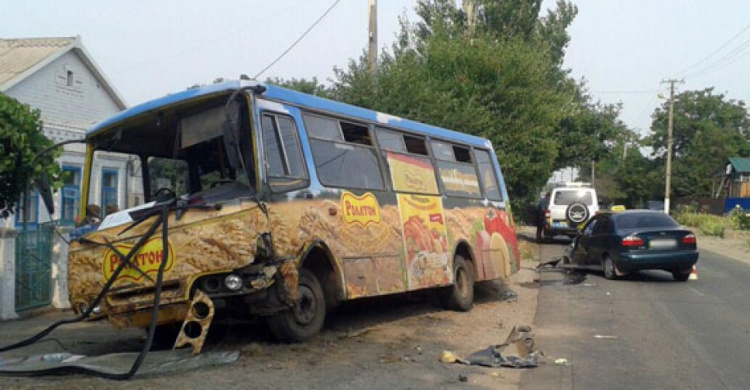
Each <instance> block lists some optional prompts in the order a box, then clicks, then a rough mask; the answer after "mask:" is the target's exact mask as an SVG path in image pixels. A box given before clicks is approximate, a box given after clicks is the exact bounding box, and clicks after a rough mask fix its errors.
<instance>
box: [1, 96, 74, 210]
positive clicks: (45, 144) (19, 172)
mask: <svg viewBox="0 0 750 390" xmlns="http://www.w3.org/2000/svg"><path fill="white" fill-rule="evenodd" d="M52 145H53V143H52V141H51V140H49V139H48V138H47V137H45V136H44V133H43V131H42V122H41V120H40V119H39V110H32V109H31V108H30V107H29V106H28V105H26V104H21V103H19V102H18V101H17V100H15V99H13V98H11V97H9V96H6V95H4V94H2V93H0V218H2V219H4V218H8V217H9V216H10V215H11V214H13V213H14V212H15V204H16V203H18V201H19V200H20V198H21V195H22V194H23V192H24V190H25V188H26V185H27V183H29V182H30V181H31V180H32V179H34V178H38V177H41V176H42V174H45V173H46V174H47V175H48V177H49V178H50V179H51V182H52V184H53V186H54V187H59V186H60V185H61V184H62V183H61V181H60V167H59V166H58V165H57V163H56V162H55V157H57V156H58V155H59V151H52V152H50V153H47V154H45V155H43V156H41V157H39V158H37V155H38V154H39V153H40V152H42V151H43V150H45V149H47V148H49V147H51V146H52Z"/></svg>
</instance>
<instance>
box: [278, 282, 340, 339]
mask: <svg viewBox="0 0 750 390" xmlns="http://www.w3.org/2000/svg"><path fill="white" fill-rule="evenodd" d="M325 316H326V299H325V296H324V295H323V289H322V288H321V286H320V281H319V280H318V278H317V276H315V274H314V273H313V272H312V271H310V270H308V269H306V268H302V269H300V272H299V300H298V301H297V303H296V304H295V305H294V307H293V308H291V309H289V310H284V311H282V312H279V313H276V314H274V315H272V316H270V317H268V319H267V322H268V328H269V329H270V330H271V333H273V335H274V336H275V337H276V338H277V339H279V340H282V341H291V342H301V341H305V340H308V339H310V338H312V337H313V336H315V335H317V334H318V333H320V330H321V329H323V323H324V322H325Z"/></svg>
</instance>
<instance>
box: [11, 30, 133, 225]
mask: <svg viewBox="0 0 750 390" xmlns="http://www.w3.org/2000/svg"><path fill="white" fill-rule="evenodd" d="M0 92H2V93H4V94H6V95H8V96H10V97H13V98H15V99H17V100H18V101H20V102H22V103H26V104H28V105H30V106H31V107H32V108H37V109H39V110H40V111H41V119H42V120H43V122H44V132H45V135H46V136H47V137H48V138H50V139H52V140H53V141H54V142H61V141H66V140H71V139H82V138H84V136H85V132H86V129H88V128H89V127H91V126H92V125H93V124H94V123H96V122H99V121H101V120H102V119H105V118H107V117H109V116H111V115H113V114H115V113H117V112H119V111H122V110H123V109H125V108H126V107H127V106H126V104H125V101H124V100H123V98H122V97H121V96H120V94H119V93H118V92H117V90H116V89H115V88H114V86H113V85H112V84H111V83H110V82H109V80H108V79H107V78H106V76H105V75H104V73H103V72H102V70H101V69H100V68H99V66H98V65H97V64H96V62H94V60H93V58H92V57H91V55H90V54H89V53H88V51H87V50H86V49H85V48H84V46H83V44H82V43H81V37H80V36H79V37H75V38H26V39H0ZM96 157H97V158H96V160H95V162H94V170H93V171H92V191H91V194H90V196H89V199H90V203H95V204H98V205H101V208H102V210H103V211H104V209H105V208H106V207H105V206H106V205H108V204H116V205H117V206H118V207H119V208H125V207H128V206H129V205H133V204H136V203H139V202H140V201H142V199H143V197H142V195H139V194H142V188H140V172H139V170H138V169H134V168H135V167H134V166H133V164H134V163H133V161H129V160H128V159H127V158H125V157H121V156H118V155H115V154H108V155H104V154H102V155H97V156H96ZM84 159H85V147H84V146H83V145H82V144H71V145H66V146H65V147H64V152H63V154H62V156H61V157H60V158H59V159H58V161H59V163H60V165H61V167H62V168H63V170H65V171H70V172H71V173H70V174H69V177H70V179H69V180H68V181H67V182H66V183H65V186H64V188H63V189H62V190H61V191H58V192H57V193H56V194H55V214H54V215H53V216H49V215H48V213H47V211H46V209H44V207H43V206H42V207H40V200H39V197H38V196H37V195H32V197H31V206H30V207H29V214H30V217H29V221H30V222H31V224H32V226H33V225H34V224H36V223H42V222H46V221H49V220H60V221H62V222H63V223H68V224H72V223H73V222H74V219H75V217H76V215H77V213H78V208H79V199H80V193H81V190H82V189H81V188H80V186H81V179H82V176H83V165H84ZM136 175H137V176H138V178H136V177H135V176H136ZM131 183H138V184H133V185H131ZM135 186H137V187H138V188H135ZM21 216H22V213H17V215H16V222H17V225H18V224H19V223H20V222H21Z"/></svg>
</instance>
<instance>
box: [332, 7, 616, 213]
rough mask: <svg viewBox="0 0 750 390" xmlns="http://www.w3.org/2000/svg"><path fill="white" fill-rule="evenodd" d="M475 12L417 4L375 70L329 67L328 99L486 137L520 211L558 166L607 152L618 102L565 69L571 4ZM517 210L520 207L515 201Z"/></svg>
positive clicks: (358, 64) (362, 61)
mask: <svg viewBox="0 0 750 390" xmlns="http://www.w3.org/2000/svg"><path fill="white" fill-rule="evenodd" d="M475 5H476V17H475V18H474V20H473V24H471V26H470V23H468V22H469V21H468V19H467V15H465V14H464V13H463V11H462V10H459V9H456V8H455V6H454V2H453V1H451V0H423V1H420V2H418V4H417V8H416V13H417V15H418V17H419V20H418V21H417V22H416V23H410V22H409V21H408V20H401V32H400V34H399V36H398V39H397V40H396V42H395V43H394V45H393V47H392V48H391V49H390V50H384V51H383V52H382V53H381V55H380V58H379V63H378V67H377V70H376V72H375V73H374V74H373V73H371V72H370V66H369V64H368V63H367V59H366V58H367V57H366V56H365V55H364V54H363V55H361V56H360V57H359V58H358V59H357V60H351V61H350V62H349V64H348V66H347V67H346V68H345V69H335V80H333V85H332V87H331V90H330V93H331V97H333V98H334V99H337V100H341V101H345V102H348V103H350V104H354V105H358V106H363V107H368V108H372V109H375V110H378V111H383V112H387V113H390V114H395V115H399V116H402V117H405V118H409V119H413V120H418V121H421V122H426V123H430V124H434V125H438V126H442V127H447V128H451V129H455V130H458V131H462V132H466V133H470V134H475V135H480V136H483V137H486V138H488V139H490V140H491V141H492V143H493V145H494V146H495V150H496V151H497V155H498V159H499V160H500V162H501V164H502V166H503V172H504V174H505V179H506V183H507V184H508V189H509V192H510V195H511V199H513V202H514V203H515V204H516V205H517V207H516V210H525V209H526V206H528V205H530V204H532V203H534V202H535V201H536V194H537V193H538V191H539V190H540V189H541V188H542V187H543V186H544V185H545V183H546V181H547V178H548V177H549V176H550V174H551V172H552V171H553V170H554V169H558V168H561V167H566V166H571V165H578V164H581V162H586V163H587V164H588V162H589V161H590V160H591V159H592V158H593V159H598V158H599V156H602V155H606V154H607V152H608V150H609V148H610V147H611V144H612V139H613V138H616V137H617V136H618V135H617V133H618V132H620V131H623V130H625V129H626V128H625V126H624V125H623V124H622V122H620V121H619V120H618V114H619V106H612V105H602V104H599V103H594V102H592V101H591V99H590V97H589V96H587V95H586V94H585V93H584V90H585V85H584V84H583V82H578V81H575V80H573V79H572V78H571V77H570V76H569V71H567V70H564V69H562V67H561V64H562V59H563V57H564V55H565V48H566V47H567V44H568V42H569V40H570V37H569V35H568V34H567V31H566V29H567V27H568V26H569V25H570V23H572V21H573V19H574V18H575V15H576V13H577V8H576V7H575V6H574V5H572V4H570V3H568V2H566V1H563V0H560V1H558V3H557V8H556V9H553V10H549V11H548V12H547V14H546V16H544V17H539V16H538V14H539V9H540V5H541V1H539V0H532V1H528V0H502V1H501V0H477V1H476V2H475ZM518 206H520V207H518Z"/></svg>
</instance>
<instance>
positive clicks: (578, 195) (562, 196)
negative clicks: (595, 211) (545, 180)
mask: <svg viewBox="0 0 750 390" xmlns="http://www.w3.org/2000/svg"><path fill="white" fill-rule="evenodd" d="M573 202H581V203H583V204H585V205H586V206H591V204H592V203H594V200H593V199H592V196H591V191H587V190H558V191H556V192H555V197H554V198H553V199H552V203H553V204H555V205H558V206H567V205H569V204H571V203H573Z"/></svg>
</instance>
